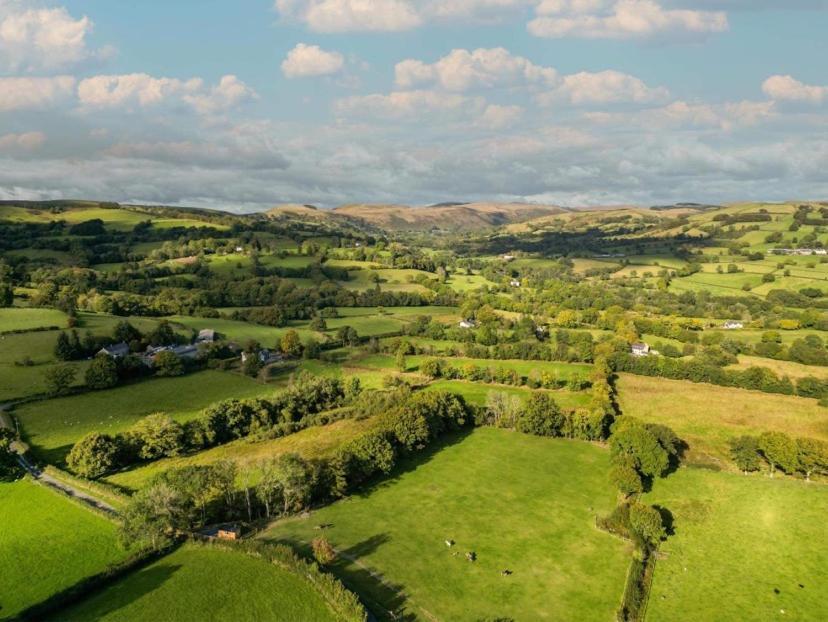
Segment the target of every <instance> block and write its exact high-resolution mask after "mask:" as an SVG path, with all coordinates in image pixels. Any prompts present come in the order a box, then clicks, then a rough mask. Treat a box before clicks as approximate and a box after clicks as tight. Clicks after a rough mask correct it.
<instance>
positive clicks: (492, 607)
mask: <svg viewBox="0 0 828 622" xmlns="http://www.w3.org/2000/svg"><path fill="white" fill-rule="evenodd" d="M426 451H427V453H426V455H420V456H416V457H414V458H412V459H409V460H404V461H402V462H401V464H400V465H398V467H397V469H396V470H395V471H394V472H393V473H392V474H391V476H389V477H388V478H386V479H384V480H382V481H379V482H377V483H376V484H375V485H374V486H372V487H369V488H368V489H366V490H364V491H363V492H361V493H358V494H355V495H353V496H352V497H350V498H347V499H344V500H342V501H339V502H336V503H334V504H332V505H330V506H327V507H324V508H321V509H319V510H316V511H314V512H313V513H312V514H311V516H310V518H302V517H296V518H291V519H287V520H283V521H279V522H276V523H274V524H273V526H272V527H271V528H270V529H269V530H268V531H266V532H265V533H264V534H263V536H262V537H264V538H266V539H268V540H272V541H286V542H290V543H293V544H295V545H298V546H300V547H302V546H306V545H307V543H308V542H309V541H310V540H311V539H313V538H314V537H316V536H317V535H318V534H319V531H318V530H316V529H315V527H316V526H317V525H319V524H329V525H330V528H329V529H327V530H326V532H325V533H326V537H328V538H329V540H330V541H331V543H332V544H333V545H334V546H335V547H336V548H337V549H338V550H339V551H340V552H341V556H340V561H339V562H338V563H337V564H336V565H335V567H334V571H335V572H336V574H337V575H338V576H340V577H341V578H342V579H343V580H344V581H345V583H346V585H348V586H349V587H351V588H352V589H355V590H357V591H358V592H359V593H360V594H361V595H363V596H364V597H365V598H366V600H367V602H368V603H369V604H373V608H374V609H375V610H376V611H377V613H378V614H379V613H381V612H382V611H388V610H403V611H404V612H405V614H406V615H409V616H411V619H423V620H458V621H462V620H479V619H484V618H485V619H491V618H492V617H499V616H503V617H505V618H513V619H515V620H538V619H549V620H574V619H596V620H598V619H601V620H610V619H612V618H613V616H614V612H615V609H616V607H617V606H618V602H619V598H620V594H621V592H622V591H623V585H624V578H625V575H626V569H627V564H628V561H629V557H628V556H629V552H628V551H627V550H626V546H625V545H624V544H623V542H622V541H620V540H618V539H616V538H614V537H612V536H610V535H608V534H606V533H603V532H601V531H598V530H597V529H596V528H595V516H596V515H597V514H601V513H604V512H607V511H609V510H610V509H611V507H612V506H613V505H614V500H615V495H614V493H613V491H612V489H611V487H610V485H609V483H608V481H607V478H606V471H607V468H608V455H607V452H606V451H605V450H603V449H601V448H598V447H596V446H593V445H589V444H586V443H575V442H568V441H563V440H552V439H544V438H538V437H532V436H527V435H522V434H519V433H515V432H511V431H505V430H495V429H489V428H484V429H478V430H475V431H473V432H471V433H470V434H468V435H465V436H464V435H458V436H453V437H449V438H447V439H446V442H445V443H443V446H442V447H437V448H434V449H429V450H426ZM446 540H454V541H456V544H455V545H454V546H452V547H447V546H446V544H445V541H446ZM468 551H474V552H475V553H476V555H477V561H475V562H474V563H470V562H469V561H467V560H466V559H465V553H466V552H468ZM505 569H508V570H511V571H512V574H511V575H509V576H503V575H502V574H501V572H502V571H503V570H505ZM377 576H381V577H382V578H383V580H384V583H380V582H379V581H378V580H377ZM551 603H554V606H550V604H551ZM383 619H390V616H383Z"/></svg>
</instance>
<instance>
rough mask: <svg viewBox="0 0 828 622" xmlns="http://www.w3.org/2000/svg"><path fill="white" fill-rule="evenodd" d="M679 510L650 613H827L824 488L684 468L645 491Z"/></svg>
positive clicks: (653, 619) (722, 618)
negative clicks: (651, 489) (652, 488)
mask: <svg viewBox="0 0 828 622" xmlns="http://www.w3.org/2000/svg"><path fill="white" fill-rule="evenodd" d="M645 501H646V502H647V503H652V504H656V505H662V506H664V507H666V508H668V509H669V510H670V512H671V513H672V515H673V525H674V530H675V533H674V534H673V535H672V536H670V537H669V538H668V539H667V541H666V542H665V543H664V544H662V546H661V549H660V552H661V555H660V558H659V560H658V562H657V563H656V569H655V575H654V579H653V585H652V592H651V594H650V599H649V605H648V607H647V618H646V619H647V620H648V621H649V622H661V621H664V620H670V621H675V622H682V621H687V622H695V621H697V620H717V621H719V622H740V621H742V620H797V621H806V620H814V621H816V620H823V619H825V612H826V611H828V571H827V570H826V566H825V561H826V559H828V538H826V537H825V515H826V512H828V486H826V485H824V484H816V483H813V484H807V483H805V482H802V481H794V480H785V479H780V478H774V479H771V478H768V477H765V476H761V475H751V476H744V475H739V474H735V473H716V472H713V471H709V470H705V469H693V468H687V469H679V470H678V471H677V472H676V473H674V474H672V475H671V476H670V477H668V478H666V479H664V480H659V481H658V482H656V484H655V486H654V490H653V491H652V492H650V493H649V494H647V495H646V496H645Z"/></svg>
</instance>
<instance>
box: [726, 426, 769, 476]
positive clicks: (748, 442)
mask: <svg viewBox="0 0 828 622" xmlns="http://www.w3.org/2000/svg"><path fill="white" fill-rule="evenodd" d="M730 456H731V457H732V458H733V462H735V463H736V466H737V467H739V470H740V471H742V472H744V474H745V475H747V474H748V473H749V472H750V471H758V470H759V469H760V468H761V466H762V459H761V456H760V455H759V442H758V440H757V439H756V437H755V436H737V437H735V438H732V439H730Z"/></svg>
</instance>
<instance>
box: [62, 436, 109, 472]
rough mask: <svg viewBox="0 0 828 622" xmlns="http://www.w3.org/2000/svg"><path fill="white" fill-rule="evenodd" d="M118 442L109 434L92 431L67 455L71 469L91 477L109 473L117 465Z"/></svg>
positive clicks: (67, 461) (67, 462)
mask: <svg viewBox="0 0 828 622" xmlns="http://www.w3.org/2000/svg"><path fill="white" fill-rule="evenodd" d="M118 453H119V447H118V443H117V442H116V440H115V439H114V438H112V437H111V436H109V435H107V434H99V433H98V432H91V433H90V434H87V435H86V436H84V437H83V438H82V439H81V440H79V441H78V442H77V443H75V445H74V446H73V447H72V450H71V451H70V452H69V455H68V456H67V457H66V464H67V465H68V466H69V469H70V470H71V471H73V472H74V473H76V474H77V475H80V476H81V477H86V478H89V479H94V478H96V477H100V476H102V475H106V474H107V473H109V472H110V471H111V470H112V469H113V467H115V465H116V460H117V457H118Z"/></svg>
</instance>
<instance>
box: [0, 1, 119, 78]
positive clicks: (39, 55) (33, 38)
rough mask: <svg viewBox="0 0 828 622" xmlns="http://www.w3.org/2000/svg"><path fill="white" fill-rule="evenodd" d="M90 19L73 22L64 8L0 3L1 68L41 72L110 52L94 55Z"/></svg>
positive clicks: (10, 2) (95, 52)
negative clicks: (88, 43)
mask: <svg viewBox="0 0 828 622" xmlns="http://www.w3.org/2000/svg"><path fill="white" fill-rule="evenodd" d="M92 27H93V25H92V22H91V21H90V19H89V18H88V17H81V18H78V19H75V18H73V17H72V16H71V15H70V14H69V12H68V11H67V10H66V9H65V8H63V7H59V8H51V9H33V8H25V7H24V4H23V3H22V2H16V1H9V0H6V1H5V2H0V66H2V67H4V68H5V69H7V70H9V71H41V70H53V69H57V68H61V67H68V66H71V65H74V64H77V63H79V62H81V61H84V60H86V59H87V58H89V57H92V56H100V55H105V54H107V53H108V51H109V50H107V49H104V50H100V51H91V50H89V49H88V48H87V44H86V37H87V35H89V33H90V32H92Z"/></svg>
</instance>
